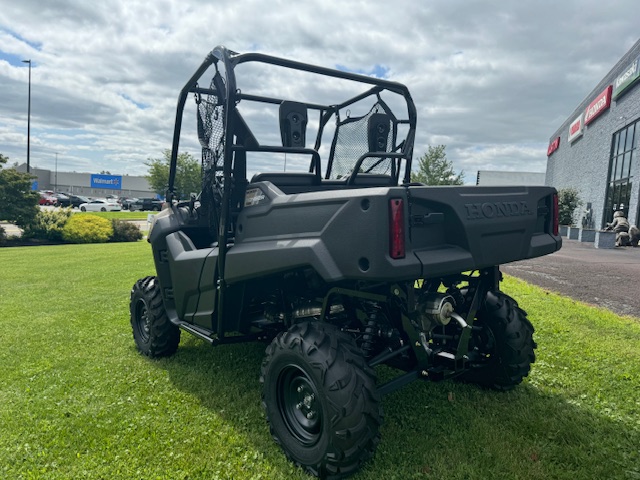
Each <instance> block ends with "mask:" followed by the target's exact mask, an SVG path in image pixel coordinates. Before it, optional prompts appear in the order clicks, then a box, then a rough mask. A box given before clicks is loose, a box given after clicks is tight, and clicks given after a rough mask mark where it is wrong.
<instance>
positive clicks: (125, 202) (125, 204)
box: [118, 197, 138, 210]
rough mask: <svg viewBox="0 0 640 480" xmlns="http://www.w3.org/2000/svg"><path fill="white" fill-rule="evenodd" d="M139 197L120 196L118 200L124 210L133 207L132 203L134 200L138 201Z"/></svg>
mask: <svg viewBox="0 0 640 480" xmlns="http://www.w3.org/2000/svg"><path fill="white" fill-rule="evenodd" d="M137 201H138V199H137V198H135V197H134V198H129V197H120V198H119V200H118V203H120V205H122V209H123V210H130V209H131V204H132V203H133V202H137Z"/></svg>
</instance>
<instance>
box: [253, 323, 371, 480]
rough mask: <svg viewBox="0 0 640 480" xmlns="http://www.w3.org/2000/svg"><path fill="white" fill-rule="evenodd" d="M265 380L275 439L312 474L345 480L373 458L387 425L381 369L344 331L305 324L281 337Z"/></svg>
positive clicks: (271, 349)
mask: <svg viewBox="0 0 640 480" xmlns="http://www.w3.org/2000/svg"><path fill="white" fill-rule="evenodd" d="M260 382H261V383H262V384H263V393H262V404H263V407H264V408H265V411H266V415H267V421H268V423H269V425H270V428H271V434H272V436H273V438H274V440H275V441H276V442H277V443H278V444H279V445H280V446H281V447H282V449H283V450H284V451H285V453H286V455H287V457H288V458H289V459H291V460H292V461H294V462H295V463H296V464H298V465H300V466H301V467H303V468H304V469H306V470H307V471H308V472H309V473H311V474H313V475H316V476H319V477H322V478H342V477H344V476H347V475H350V474H352V473H354V472H355V471H357V470H358V469H359V468H360V465H361V464H362V463H363V462H365V461H366V460H368V459H369V458H371V457H372V456H373V453H374V451H375V448H376V446H377V444H378V442H379V438H380V434H379V432H378V429H379V427H380V424H381V423H382V406H381V404H380V396H379V394H378V393H377V391H376V385H375V384H376V376H375V371H374V370H373V369H372V368H370V367H369V366H368V365H367V364H366V362H365V360H364V357H363V355H362V352H361V351H360V349H359V348H358V347H357V346H356V344H355V342H354V341H353V339H352V338H351V337H349V336H348V335H346V334H344V333H342V332H341V331H340V330H339V329H337V328H336V327H334V326H332V325H329V324H323V323H317V322H305V323H301V324H298V325H294V326H293V327H291V328H290V329H289V330H288V331H287V332H283V333H280V334H279V335H278V336H277V337H276V338H275V339H274V340H273V342H272V343H271V345H269V347H268V348H267V351H266V357H265V359H264V361H263V363H262V370H261V375H260Z"/></svg>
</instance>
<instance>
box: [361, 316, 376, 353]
mask: <svg viewBox="0 0 640 480" xmlns="http://www.w3.org/2000/svg"><path fill="white" fill-rule="evenodd" d="M376 320H377V314H376V313H373V314H372V315H371V318H370V319H369V321H368V322H367V325H366V326H365V327H364V334H363V335H362V352H363V353H364V356H365V358H369V357H371V356H373V354H374V353H375V342H376V337H377V336H378V322H377V321H376Z"/></svg>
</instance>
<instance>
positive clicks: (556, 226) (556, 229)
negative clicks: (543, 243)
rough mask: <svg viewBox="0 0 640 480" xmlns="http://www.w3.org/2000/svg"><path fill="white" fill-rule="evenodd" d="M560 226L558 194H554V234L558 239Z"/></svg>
mask: <svg viewBox="0 0 640 480" xmlns="http://www.w3.org/2000/svg"><path fill="white" fill-rule="evenodd" d="M559 224H560V208H559V207H558V194H557V193H554V194H553V234H554V235H555V236H556V237H557V236H558V233H559V231H560V230H559V228H560V227H559Z"/></svg>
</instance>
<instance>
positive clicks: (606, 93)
mask: <svg viewBox="0 0 640 480" xmlns="http://www.w3.org/2000/svg"><path fill="white" fill-rule="evenodd" d="M611 88H612V87H611V85H609V86H608V87H607V88H605V89H604V90H603V91H602V93H601V94H600V95H598V96H597V97H596V98H595V99H594V100H593V102H591V103H590V104H589V106H588V107H587V109H586V110H585V111H584V124H585V125H589V124H590V123H591V122H593V121H594V120H595V119H596V118H598V117H599V116H600V115H601V114H602V113H603V112H604V111H605V110H606V109H607V108H609V106H611Z"/></svg>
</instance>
